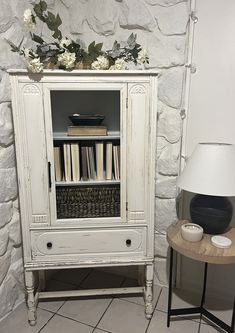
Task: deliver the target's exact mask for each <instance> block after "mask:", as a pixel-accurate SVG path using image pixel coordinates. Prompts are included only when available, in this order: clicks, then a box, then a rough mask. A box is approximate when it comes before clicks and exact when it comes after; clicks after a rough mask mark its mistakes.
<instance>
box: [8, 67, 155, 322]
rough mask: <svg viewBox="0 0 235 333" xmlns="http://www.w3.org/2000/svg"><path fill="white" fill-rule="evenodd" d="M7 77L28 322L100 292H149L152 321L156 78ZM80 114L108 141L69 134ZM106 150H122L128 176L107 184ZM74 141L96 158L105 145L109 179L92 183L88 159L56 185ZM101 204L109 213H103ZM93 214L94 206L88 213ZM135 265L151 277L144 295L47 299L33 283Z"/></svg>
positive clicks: (131, 74)
mask: <svg viewBox="0 0 235 333" xmlns="http://www.w3.org/2000/svg"><path fill="white" fill-rule="evenodd" d="M9 73H10V77H11V84H12V101H13V120H14V131H15V144H16V157H17V170H18V185H19V198H20V213H21V224H22V238H23V253H24V271H25V285H26V292H27V304H28V318H29V322H30V324H31V325H34V324H35V322H36V307H37V302H38V299H40V298H50V297H52V298H56V297H61V296H86V295H92V294H93V295H105V294H121V293H143V295H144V298H145V304H146V316H147V317H148V318H150V317H151V315H152V311H153V308H152V285H153V256H154V249H153V244H154V201H155V200H154V188H155V182H154V178H155V148H156V144H155V141H156V121H157V73H156V72H151V71H85V70H83V71H72V72H65V71H59V70H57V71H50V70H48V71H44V72H43V73H42V74H29V73H28V72H27V71H25V70H10V71H9ZM74 113H79V114H103V115H104V116H105V119H104V125H105V126H106V127H107V129H108V135H105V136H85V137H84V136H68V135H67V127H68V125H70V121H69V118H68V116H69V115H71V114H74ZM108 142H109V143H110V142H111V144H112V147H113V146H115V145H117V146H120V157H119V159H120V166H118V165H117V164H116V167H117V168H120V170H119V174H120V177H115V175H113V177H112V179H109V180H106V177H105V173H106V160H105V159H106V146H107V143H108ZM73 143H77V144H78V146H79V149H80V150H81V148H82V147H86V146H91V147H93V148H92V149H93V153H94V154H97V151H96V143H101V145H102V149H103V175H104V177H103V178H104V179H101V180H97V179H95V178H94V177H93V178H94V179H91V178H89V177H88V179H87V178H85V177H84V174H83V168H84V165H83V162H84V161H83V157H82V156H81V151H80V152H79V153H80V160H79V162H80V174H81V177H80V179H79V180H77V181H74V180H73V179H71V180H69V181H68V180H67V181H65V179H64V178H63V179H61V180H59V181H55V167H54V147H55V146H57V147H60V148H59V149H60V153H61V159H62V160H63V156H64V155H63V154H64V149H65V148H64V146H65V145H66V144H67V145H68V146H69V145H71V144H73ZM69 147H70V146H69ZM85 149H86V148H85ZM85 149H84V150H85ZM94 160H95V157H94ZM87 163H90V162H89V158H88V160H87ZM113 164H115V163H114V161H113ZM69 167H70V166H69ZM84 170H85V169H84ZM88 170H89V169H88ZM114 171H115V170H114V167H113V173H115V172H114ZM119 178H120V179H119ZM68 193H69V195H70V196H69V195H68ZM87 193H89V196H90V197H89V199H87V197H86V195H87ZM103 193H105V195H104V194H103ZM103 195H104V196H103ZM103 205H104V207H107V206H108V207H111V208H107V209H106V208H102V209H101V208H100V206H102V207H103ZM96 206H97V207H98V208H97V207H96ZM74 207H75V211H74V210H73V209H74ZM79 207H80V208H79ZM92 207H93V208H94V207H96V208H94V210H91V212H89V209H90V208H92ZM112 207H115V209H114V211H113V210H112ZM93 208H92V209H93ZM76 209H77V210H76ZM79 209H80V210H79ZM109 209H110V210H109ZM131 265H135V266H139V267H144V268H145V272H146V273H145V278H144V279H142V280H141V279H140V280H141V281H142V282H141V283H140V286H139V287H131V288H111V289H102V290H99V289H95V290H80V291H63V292H61V291H55V292H48V291H44V290H43V288H42V286H41V283H39V286H38V285H37V284H36V283H35V281H36V280H37V276H38V275H39V276H41V275H43V272H45V271H46V270H49V269H67V268H79V269H82V268H85V267H112V266H131ZM39 280H40V279H39ZM36 285H37V288H36Z"/></svg>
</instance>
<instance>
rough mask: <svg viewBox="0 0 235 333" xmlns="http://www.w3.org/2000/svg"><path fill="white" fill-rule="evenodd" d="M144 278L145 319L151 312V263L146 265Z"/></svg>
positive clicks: (148, 317) (149, 316)
mask: <svg viewBox="0 0 235 333" xmlns="http://www.w3.org/2000/svg"><path fill="white" fill-rule="evenodd" d="M145 276H146V279H145V315H146V318H147V319H151V318H152V314H153V264H151V265H146V275H145Z"/></svg>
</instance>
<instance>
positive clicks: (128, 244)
mask: <svg viewBox="0 0 235 333" xmlns="http://www.w3.org/2000/svg"><path fill="white" fill-rule="evenodd" d="M126 246H128V247H129V246H131V239H129V238H128V239H127V240H126Z"/></svg>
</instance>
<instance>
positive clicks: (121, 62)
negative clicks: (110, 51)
mask: <svg viewBox="0 0 235 333" xmlns="http://www.w3.org/2000/svg"><path fill="white" fill-rule="evenodd" d="M125 68H126V62H125V60H124V59H123V58H118V59H116V60H115V64H114V65H112V66H111V67H110V68H109V69H110V70H111V69H114V70H122V69H125Z"/></svg>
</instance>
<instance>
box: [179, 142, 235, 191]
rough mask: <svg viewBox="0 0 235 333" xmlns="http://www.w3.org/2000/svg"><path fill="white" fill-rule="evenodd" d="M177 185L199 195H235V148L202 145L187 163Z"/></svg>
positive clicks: (210, 144)
mask: <svg viewBox="0 0 235 333" xmlns="http://www.w3.org/2000/svg"><path fill="white" fill-rule="evenodd" d="M177 184H178V186H179V187H180V188H182V189H184V190H186V191H189V192H194V193H198V194H206V195H215V196H235V146H234V145H232V144H226V143H199V144H198V145H197V146H196V148H195V150H194V151H193V153H192V155H191V156H190V158H189V159H188V160H187V163H186V166H185V168H184V170H183V172H182V174H181V175H180V176H179V177H178V180H177Z"/></svg>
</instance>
